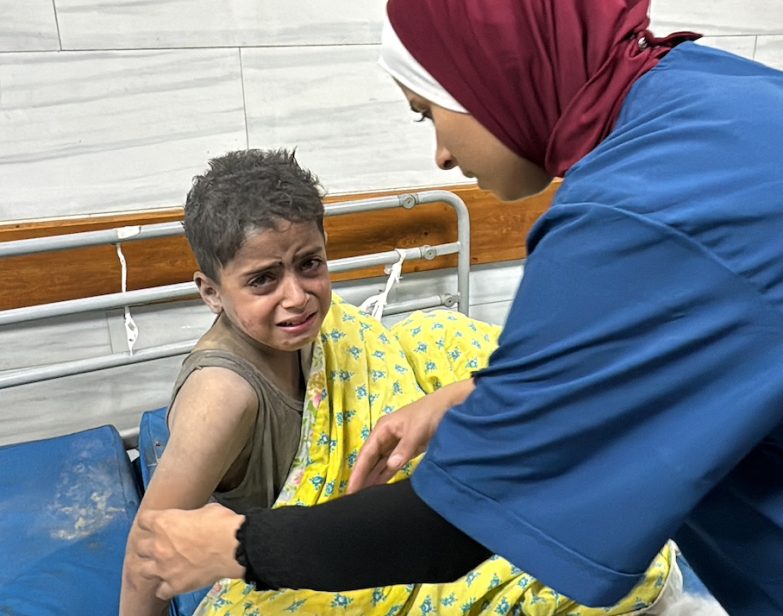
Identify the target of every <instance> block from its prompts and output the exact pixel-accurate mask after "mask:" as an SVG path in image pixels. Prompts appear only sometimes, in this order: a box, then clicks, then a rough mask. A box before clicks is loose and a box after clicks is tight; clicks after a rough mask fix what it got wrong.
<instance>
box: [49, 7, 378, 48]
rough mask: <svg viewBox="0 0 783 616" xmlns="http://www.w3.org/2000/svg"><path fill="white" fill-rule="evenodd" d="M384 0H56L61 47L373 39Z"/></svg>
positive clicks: (192, 45) (375, 37) (351, 42)
mask: <svg viewBox="0 0 783 616" xmlns="http://www.w3.org/2000/svg"><path fill="white" fill-rule="evenodd" d="M384 6H385V0H361V1H360V2H357V1H356V0H329V2H328V3H326V2H322V1H319V0H262V1H259V0H166V1H165V2H139V1H138V0H57V8H58V17H59V21H60V31H61V34H62V39H63V48H64V49H134V48H171V47H238V46H258V45H264V46H266V45H299V44H330V45H335V44H357V43H375V42H377V41H378V39H379V38H380V23H381V17H382V15H383V7H384Z"/></svg>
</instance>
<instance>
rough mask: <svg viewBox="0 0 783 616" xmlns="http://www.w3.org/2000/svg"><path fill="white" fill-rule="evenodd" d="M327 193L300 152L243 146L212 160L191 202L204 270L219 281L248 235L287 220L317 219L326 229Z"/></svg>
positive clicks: (193, 243)
mask: <svg viewBox="0 0 783 616" xmlns="http://www.w3.org/2000/svg"><path fill="white" fill-rule="evenodd" d="M322 198H323V191H322V188H321V186H320V185H319V183H318V178H317V177H315V176H314V175H313V174H312V173H310V172H309V171H308V170H307V169H303V168H302V167H301V166H300V165H299V163H298V162H297V160H296V157H295V152H289V151H288V150H284V149H280V150H239V151H236V152H229V153H228V154H225V155H223V156H220V157H218V158H213V159H212V160H210V161H209V170H208V171H207V172H206V173H204V174H203V175H198V176H196V177H195V178H193V187H192V188H191V189H190V192H188V196H187V200H186V201H185V222H184V225H185V235H186V236H187V238H188V242H189V243H190V247H191V249H192V250H193V253H194V254H195V256H196V261H197V262H198V265H199V268H200V269H201V271H202V272H204V273H205V274H206V275H207V276H209V277H210V278H212V279H213V280H215V281H218V280H219V275H220V270H221V268H223V267H225V265H226V264H227V263H228V262H229V261H231V259H233V258H234V256H235V255H236V253H237V251H238V250H239V249H240V248H241V246H242V244H243V243H244V241H245V239H246V238H247V236H248V234H250V233H252V232H253V231H256V230H259V229H260V230H267V229H277V228H279V225H280V223H281V222H293V223H307V222H313V223H315V224H316V225H317V226H318V229H319V230H320V231H321V233H323V230H324V227H323V216H324V206H323V201H322Z"/></svg>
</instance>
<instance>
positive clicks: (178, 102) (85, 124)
mask: <svg viewBox="0 0 783 616" xmlns="http://www.w3.org/2000/svg"><path fill="white" fill-rule="evenodd" d="M0 87H1V88H2V99H1V103H0V105H1V107H0V134H2V136H3V138H2V144H0V220H14V219H30V218H51V217H58V216H68V215H77V214H81V215H86V214H92V213H97V212H117V211H126V210H138V209H149V208H155V207H167V206H172V205H176V204H180V203H182V200H183V196H184V194H185V192H186V191H187V188H188V187H189V186H190V181H191V178H192V176H193V175H194V173H196V172H198V171H200V170H201V169H202V168H203V167H204V166H205V163H206V160H207V158H208V157H210V156H212V155H214V154H215V153H222V152H224V151H226V150H229V149H236V148H243V147H245V145H246V132H245V125H244V109H243V102H242V100H243V99H242V82H241V78H240V66H239V52H238V50H236V49H207V50H187V51H169V50H149V51H130V52H92V53H87V52H68V53H56V54H49V53H32V54H5V55H2V54H0Z"/></svg>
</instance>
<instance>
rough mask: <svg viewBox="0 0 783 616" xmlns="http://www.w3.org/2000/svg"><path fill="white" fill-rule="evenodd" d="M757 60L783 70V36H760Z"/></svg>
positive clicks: (757, 46)
mask: <svg viewBox="0 0 783 616" xmlns="http://www.w3.org/2000/svg"><path fill="white" fill-rule="evenodd" d="M755 59H756V60H758V61H759V62H763V63H764V64H766V65H768V66H772V67H774V68H777V69H778V70H781V71H783V36H760V37H758V44H757V45H756V58H755Z"/></svg>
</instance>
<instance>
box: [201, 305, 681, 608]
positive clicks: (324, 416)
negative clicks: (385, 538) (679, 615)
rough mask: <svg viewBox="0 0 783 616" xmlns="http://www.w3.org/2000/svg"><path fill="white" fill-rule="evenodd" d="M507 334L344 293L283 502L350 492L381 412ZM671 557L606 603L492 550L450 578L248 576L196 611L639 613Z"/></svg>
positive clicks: (320, 355) (478, 358) (481, 361)
mask: <svg viewBox="0 0 783 616" xmlns="http://www.w3.org/2000/svg"><path fill="white" fill-rule="evenodd" d="M499 332H500V329H499V328H498V327H495V326H491V325H488V324H486V323H481V322H479V321H475V320H472V319H469V318H468V317H465V316H464V315H461V314H459V313H455V312H450V311H445V310H441V311H433V312H428V313H421V312H418V313H414V314H413V315H411V316H410V317H409V318H408V319H406V320H405V321H403V322H401V323H399V324H398V325H396V326H395V327H393V328H392V329H391V330H389V329H387V328H386V327H384V326H383V325H381V324H380V323H378V322H377V321H375V320H374V319H372V318H370V317H368V316H366V315H364V314H362V313H361V312H359V310H358V309H357V308H355V307H353V306H351V305H349V304H347V303H344V302H343V301H342V300H340V299H339V298H337V297H336V296H335V297H334V299H333V301H332V306H331V309H330V311H329V314H328V315H327V318H326V319H325V321H324V324H323V326H322V328H321V336H320V339H319V340H317V341H316V343H315V346H314V349H313V360H312V367H311V372H310V377H309V379H308V383H307V391H306V394H305V404H304V415H303V425H302V439H301V443H300V449H299V452H298V453H297V455H296V457H295V459H294V463H293V465H292V469H291V472H290V474H289V477H288V480H287V481H286V484H285V486H284V487H283V490H282V492H281V494H280V496H279V498H278V499H277V502H276V503H275V506H276V507H282V506H288V505H304V506H312V505H315V504H317V503H322V502H326V501H328V500H330V499H332V498H336V497H337V496H340V495H342V494H344V493H345V489H346V486H347V483H348V477H349V476H350V473H351V468H352V466H353V465H354V464H355V462H356V458H357V456H358V454H359V450H360V449H361V447H362V444H363V443H364V441H365V440H366V439H367V437H368V436H369V434H370V431H371V430H372V428H373V426H374V425H375V423H376V422H377V421H378V419H380V418H381V417H382V416H383V415H385V414H387V413H390V412H392V411H393V410H395V409H397V408H399V407H401V406H403V405H405V404H407V403H409V402H412V401H414V400H416V399H417V398H420V397H421V396H422V395H423V393H425V392H431V391H434V390H435V389H438V388H439V387H442V386H444V385H447V384H449V383H451V382H454V381H456V380H461V379H465V378H468V377H469V376H470V375H471V373H472V372H473V371H475V370H478V369H479V368H481V367H483V366H485V365H486V364H487V361H488V359H489V355H490V354H491V352H492V351H493V350H494V348H495V347H496V345H497V337H498V334H499ZM414 466H415V462H412V463H410V464H408V465H406V467H405V468H403V470H402V471H400V473H399V474H398V475H397V477H395V479H400V478H402V477H405V476H407V475H409V474H410V473H411V472H412V471H413V467H414ZM401 549H404V547H402V548H401ZM378 557H379V558H383V555H382V554H379V556H378ZM672 558H673V555H672V554H671V551H670V549H669V548H668V547H667V548H665V549H664V551H663V552H661V553H660V554H659V555H658V557H657V558H656V559H655V561H654V562H653V563H652V565H651V567H650V569H649V570H648V572H647V574H646V577H645V578H644V580H643V581H642V582H641V583H640V584H639V585H638V586H637V587H636V588H635V589H634V591H633V592H632V593H631V594H630V595H629V596H628V597H627V598H626V599H624V600H623V601H621V602H620V603H619V604H618V605H616V606H614V607H612V608H608V609H606V608H586V607H582V606H579V605H577V604H575V603H574V602H572V601H570V600H569V599H568V598H567V597H564V596H562V595H560V594H558V593H557V592H555V591H554V590H552V589H551V588H548V587H546V586H544V585H543V584H541V583H540V582H538V581H537V580H536V579H534V578H532V577H531V576H529V575H527V574H525V573H524V572H523V571H521V570H520V569H518V568H516V567H514V566H513V565H511V564H510V563H509V562H507V561H505V560H504V559H502V558H500V557H498V556H494V557H492V558H490V559H489V560H487V561H485V562H484V563H483V564H481V565H480V566H478V567H477V568H476V569H474V570H472V571H470V572H469V573H467V574H466V575H465V576H464V577H463V578H461V579H460V580H457V581H456V582H453V583H449V584H415V585H414V584H411V585H399V586H389V587H382V588H371V589H366V590H357V591H349V592H314V591H309V590H281V591H264V592H258V591H255V590H254V589H253V587H252V586H249V585H247V584H245V583H244V582H243V581H241V580H222V581H220V582H218V583H217V584H216V585H215V586H214V587H213V588H212V590H211V591H210V592H209V594H208V595H207V596H206V597H205V598H204V600H203V601H202V603H201V605H200V606H199V608H198V610H197V611H196V614H197V615H198V616H215V615H222V616H239V615H247V616H267V615H277V614H289V613H290V614H299V615H305V614H306V615H318V614H331V613H334V614H343V615H357V616H358V615H362V616H363V615H367V614H377V615H379V616H398V615H404V614H416V615H419V614H421V615H425V616H426V615H427V614H438V615H443V616H451V615H455V616H473V615H478V614H486V615H490V614H491V615H501V616H502V615H505V614H509V615H510V614H518V615H530V616H549V615H555V614H558V615H564V616H565V615H567V616H598V615H599V614H600V615H602V616H606V615H607V614H609V615H619V614H638V613H642V612H644V611H645V610H646V608H648V607H649V606H650V605H651V604H652V603H653V602H654V601H655V599H656V598H657V597H658V595H659V594H660V592H661V590H662V588H663V586H664V583H665V581H666V580H667V578H668V575H669V569H670V563H671V559H672Z"/></svg>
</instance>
